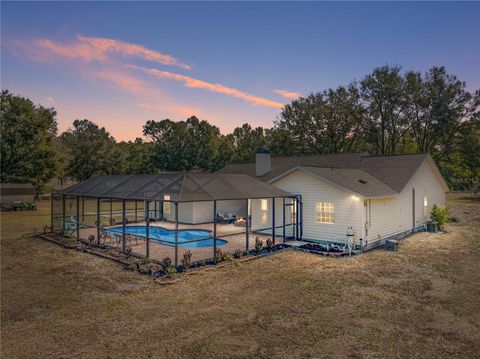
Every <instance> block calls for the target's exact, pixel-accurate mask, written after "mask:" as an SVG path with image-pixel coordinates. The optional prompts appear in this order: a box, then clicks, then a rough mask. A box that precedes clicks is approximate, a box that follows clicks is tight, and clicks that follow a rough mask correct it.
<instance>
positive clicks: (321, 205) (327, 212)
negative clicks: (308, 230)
mask: <svg viewBox="0 0 480 359" xmlns="http://www.w3.org/2000/svg"><path fill="white" fill-rule="evenodd" d="M316 212H317V213H316V215H317V223H335V206H334V204H333V202H317V205H316Z"/></svg>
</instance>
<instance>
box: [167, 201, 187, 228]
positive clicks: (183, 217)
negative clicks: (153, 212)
mask: <svg viewBox="0 0 480 359" xmlns="http://www.w3.org/2000/svg"><path fill="white" fill-rule="evenodd" d="M163 218H165V220H167V221H172V222H174V221H175V204H173V203H171V204H170V213H165V212H164V213H163ZM178 221H179V222H180V223H194V222H193V203H191V202H188V203H179V204H178Z"/></svg>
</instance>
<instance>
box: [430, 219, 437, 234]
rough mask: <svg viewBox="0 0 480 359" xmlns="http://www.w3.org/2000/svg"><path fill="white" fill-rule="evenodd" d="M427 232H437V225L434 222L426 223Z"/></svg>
mask: <svg viewBox="0 0 480 359" xmlns="http://www.w3.org/2000/svg"><path fill="white" fill-rule="evenodd" d="M427 232H431V233H436V232H438V224H437V222H435V221H428V222H427Z"/></svg>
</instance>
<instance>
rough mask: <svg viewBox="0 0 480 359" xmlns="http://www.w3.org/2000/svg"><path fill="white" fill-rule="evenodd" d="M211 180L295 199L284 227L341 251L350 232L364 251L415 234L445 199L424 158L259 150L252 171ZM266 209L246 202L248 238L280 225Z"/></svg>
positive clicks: (239, 168)
mask: <svg viewBox="0 0 480 359" xmlns="http://www.w3.org/2000/svg"><path fill="white" fill-rule="evenodd" d="M219 173H230V174H247V175H249V176H251V177H255V178H257V179H260V180H261V181H263V182H265V183H267V184H270V185H272V186H274V187H277V188H279V189H282V190H284V191H286V192H289V193H291V194H294V195H296V196H298V199H299V200H298V204H297V205H293V206H290V207H289V208H290V215H289V216H287V218H286V221H287V222H288V223H292V222H295V221H299V223H300V224H301V226H300V227H301V230H300V237H301V238H302V239H304V240H313V241H329V242H340V243H343V242H344V241H345V239H346V237H347V233H348V232H353V238H354V241H355V243H356V244H360V245H362V246H364V247H366V248H369V247H374V246H376V245H379V244H381V243H383V242H384V241H385V239H388V238H391V237H399V236H404V235H406V234H408V233H410V232H412V231H415V230H416V229H418V228H421V227H423V226H424V224H425V222H426V221H428V220H429V219H430V212H431V209H432V207H433V206H434V205H435V204H442V205H444V204H445V192H446V191H448V186H447V184H446V182H445V181H444V179H443V178H442V176H441V174H440V172H439V170H438V168H437V166H436V165H435V162H434V161H433V159H432V157H431V156H430V155H429V154H405V155H390V156H371V155H367V154H362V153H348V154H327V155H311V156H294V157H271V155H270V152H269V151H268V150H265V149H262V150H260V151H257V154H256V162H255V163H247V164H229V165H227V166H226V167H224V168H222V169H221V170H220V171H219ZM273 202H274V200H273V201H272V200H271V199H268V198H266V199H253V200H252V204H251V205H250V206H251V209H252V213H251V216H252V230H255V229H256V230H257V231H262V228H268V227H271V226H272V221H273V220H275V222H276V223H282V220H283V218H281V217H282V216H283V208H282V206H283V203H278V201H277V202H276V203H275V205H274V206H273ZM273 207H274V208H273ZM272 211H275V216H273V215H272ZM293 228H294V227H293V226H290V227H289V229H288V231H289V232H287V234H290V235H291V234H292V232H291V231H292V230H293Z"/></svg>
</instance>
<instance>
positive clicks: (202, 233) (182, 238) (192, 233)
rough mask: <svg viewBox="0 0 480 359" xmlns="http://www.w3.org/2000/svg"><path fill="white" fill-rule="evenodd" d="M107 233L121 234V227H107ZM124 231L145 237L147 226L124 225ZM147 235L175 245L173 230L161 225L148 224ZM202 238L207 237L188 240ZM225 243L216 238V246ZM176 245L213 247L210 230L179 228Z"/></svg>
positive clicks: (160, 241) (161, 242)
mask: <svg viewBox="0 0 480 359" xmlns="http://www.w3.org/2000/svg"><path fill="white" fill-rule="evenodd" d="M107 233H115V234H121V233H122V227H121V226H120V227H113V228H109V229H107ZM125 233H127V234H134V235H137V236H141V237H146V236H147V227H146V226H126V227H125ZM149 237H150V240H151V241H152V242H156V243H160V244H163V245H166V246H175V231H174V230H170V229H166V228H163V227H157V226H150V231H149ZM204 238H208V239H205V240H203V241H198V242H189V241H193V240H198V239H204ZM185 242H187V243H185ZM188 242H189V243H188ZM225 243H227V241H224V240H223V239H217V246H223V245H224V244H225ZM178 246H179V247H184V248H198V247H213V238H212V237H211V236H210V231H207V230H205V229H179V230H178Z"/></svg>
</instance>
